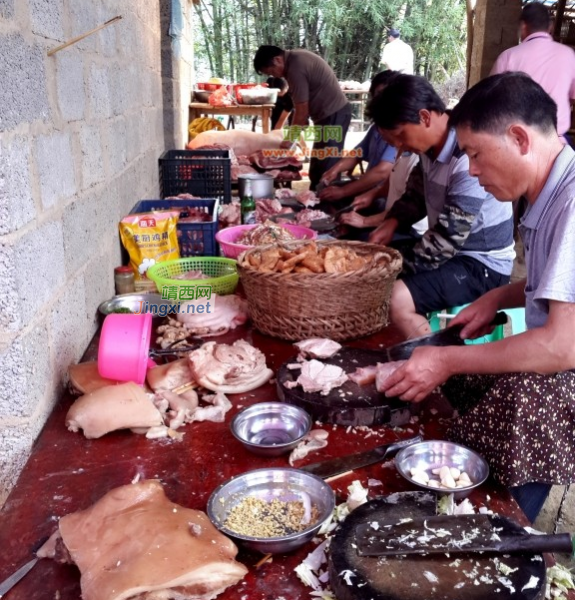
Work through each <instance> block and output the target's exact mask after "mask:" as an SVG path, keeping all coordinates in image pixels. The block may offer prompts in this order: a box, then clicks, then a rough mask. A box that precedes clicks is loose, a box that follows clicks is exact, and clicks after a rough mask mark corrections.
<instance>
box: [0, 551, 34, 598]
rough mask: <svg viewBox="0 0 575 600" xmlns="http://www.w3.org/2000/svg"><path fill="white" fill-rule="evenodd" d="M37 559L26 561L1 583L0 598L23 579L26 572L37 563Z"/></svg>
mask: <svg viewBox="0 0 575 600" xmlns="http://www.w3.org/2000/svg"><path fill="white" fill-rule="evenodd" d="M38 560H39V558H38V557H35V558H33V559H32V560H30V561H28V562H27V563H26V564H25V565H22V566H21V567H20V568H19V569H18V570H17V571H15V572H14V573H12V575H10V577H8V578H7V579H5V580H4V581H3V582H2V583H0V598H2V596H4V594H6V593H7V592H9V591H10V590H11V589H12V588H13V587H14V586H15V585H16V584H17V583H18V582H19V581H20V579H22V578H23V577H25V576H26V575H27V574H28V572H29V571H30V570H31V569H32V568H33V567H34V565H35V564H36V563H37V562H38Z"/></svg>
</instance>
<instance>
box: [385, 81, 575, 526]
mask: <svg viewBox="0 0 575 600" xmlns="http://www.w3.org/2000/svg"><path fill="white" fill-rule="evenodd" d="M450 123H451V125H452V126H453V127H455V130H456V132H457V139H458V142H459V145H460V147H461V149H462V150H463V151H464V152H465V153H466V154H467V156H468V157H469V172H470V174H471V175H473V176H475V177H477V178H478V180H479V183H480V184H481V185H482V186H483V187H484V188H485V189H486V190H488V191H489V192H491V193H492V194H493V195H494V196H495V197H496V198H497V199H498V200H500V201H501V202H502V203H511V202H512V201H513V200H516V199H517V198H520V197H522V198H524V199H525V200H526V201H527V203H528V208H527V210H526V212H525V214H524V216H523V217H522V219H521V222H520V227H519V231H520V233H521V236H522V238H523V243H524V247H525V259H526V266H527V278H526V279H525V280H524V281H520V282H517V283H513V284H511V285H506V286H503V287H500V288H497V289H494V290H491V291H490V292H488V293H486V294H485V295H484V296H482V297H481V298H479V299H478V300H476V301H475V302H474V303H473V304H472V305H471V306H469V307H468V308H466V309H464V310H463V311H462V312H460V313H459V314H458V315H457V317H456V318H455V319H454V320H453V321H452V324H453V325H462V326H463V330H462V337H465V338H467V337H469V338H473V337H479V336H481V335H483V334H485V333H486V332H488V331H489V330H490V326H489V323H490V322H491V320H492V319H493V317H494V315H495V313H496V312H497V311H498V310H501V309H505V308H513V307H519V306H525V311H526V324H527V331H525V332H524V333H520V334H518V335H513V336H510V337H507V338H505V339H503V340H501V341H497V342H492V343H490V344H483V345H471V346H464V347H460V346H458V347H445V348H433V349H432V348H418V349H417V350H416V351H415V352H414V353H413V355H412V357H411V359H410V360H409V361H407V362H406V363H405V364H404V365H403V366H402V367H400V368H399V369H398V370H397V371H395V373H393V374H392V375H391V377H390V378H389V380H388V381H387V382H386V386H385V387H386V394H387V395H389V396H399V397H401V398H403V399H404V400H409V401H414V402H419V401H420V400H423V398H425V397H426V396H427V395H428V394H429V393H430V392H431V391H432V390H433V389H434V388H435V387H436V386H437V385H440V384H442V383H444V382H446V381H447V380H449V381H447V383H446V384H445V385H444V386H443V391H444V393H445V394H446V395H447V397H448V398H449V400H450V401H451V403H452V404H453V405H454V406H456V407H457V408H458V410H459V416H458V417H457V418H456V419H454V420H453V421H452V425H451V429H450V432H449V436H450V438H451V439H453V440H455V441H458V442H460V443H463V444H465V445H466V446H469V447H471V448H473V449H475V450H476V451H478V452H479V453H480V454H482V455H483V456H484V457H485V458H486V459H487V461H488V462H489V464H490V467H491V472H492V474H493V475H494V476H495V478H496V479H497V480H498V481H499V482H500V483H502V484H503V485H506V486H508V487H509V488H510V491H511V494H512V495H513V497H514V498H515V499H516V500H517V502H518V503H519V505H520V506H521V508H522V509H523V511H524V512H525V514H526V515H527V517H528V518H529V519H530V520H531V521H533V520H534V519H535V518H536V516H537V513H538V512H539V510H540V509H541V507H542V505H543V503H544V501H545V498H546V497H547V494H548V493H549V490H550V488H551V486H552V485H553V484H555V485H568V484H570V483H572V482H573V481H575V434H574V432H575V371H574V370H575V343H574V340H575V235H574V232H575V152H574V151H573V150H572V149H571V148H570V147H569V146H563V144H562V142H561V140H560V139H559V138H558V137H557V106H556V104H555V102H554V101H553V100H552V99H551V97H550V96H549V95H548V94H547V93H546V92H545V91H544V90H543V88H542V87H541V86H540V85H539V84H538V83H536V82H535V81H533V80H532V79H531V78H530V77H529V76H528V75H526V74H525V73H517V72H508V73H503V74H501V75H494V76H492V77H488V78H486V79H484V80H482V81H480V82H479V83H478V84H477V85H475V86H474V87H473V88H471V89H470V90H468V91H467V92H466V93H465V95H464V96H463V98H462V99H461V101H460V103H459V104H458V105H457V106H456V107H455V109H454V111H453V113H452V115H451V118H450Z"/></svg>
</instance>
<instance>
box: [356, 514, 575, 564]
mask: <svg viewBox="0 0 575 600" xmlns="http://www.w3.org/2000/svg"><path fill="white" fill-rule="evenodd" d="M355 536H356V538H355V543H356V547H357V552H358V554H359V555H360V556H394V555H398V554H444V553H460V552H464V553H466V552H499V553H507V552H566V553H568V554H571V553H572V552H573V541H574V540H573V538H572V537H571V535H570V534H568V533H561V534H554V535H533V534H529V533H527V531H525V530H524V529H523V528H522V527H520V526H518V525H517V524H516V523H514V522H513V521H510V520H509V519H507V518H506V517H503V516H501V515H459V516H453V515H449V516H446V515H441V516H438V517H423V518H422V517H419V518H414V519H409V518H406V519H398V518H394V519H377V520H374V521H372V522H370V523H361V524H360V525H358V526H357V527H356V529H355Z"/></svg>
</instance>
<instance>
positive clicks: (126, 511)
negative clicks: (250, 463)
mask: <svg viewBox="0 0 575 600" xmlns="http://www.w3.org/2000/svg"><path fill="white" fill-rule="evenodd" d="M58 532H59V535H60V537H61V539H62V541H63V543H64V545H65V546H66V548H67V550H68V552H69V554H70V556H71V558H72V559H73V561H74V563H76V565H77V566H78V568H79V570H80V576H81V578H80V585H81V590H82V598H83V600H129V599H137V600H158V599H160V598H162V599H168V598H177V599H178V600H192V599H193V600H210V599H211V598H215V597H216V596H217V595H218V594H220V593H222V592H223V591H224V590H225V589H226V588H227V587H229V586H231V585H234V584H236V583H238V581H240V580H241V579H242V578H243V577H244V576H245V575H246V574H247V572H248V570H247V569H246V567H245V566H244V565H242V564H241V563H239V562H237V561H236V560H235V556H236V554H237V551H238V550H237V547H236V546H235V544H234V543H233V542H232V541H231V540H230V539H229V538H227V537H226V536H224V535H223V534H221V533H220V532H219V531H217V529H216V528H215V527H214V526H213V525H212V524H211V522H210V520H209V519H208V517H207V515H206V514H205V513H204V512H202V511H199V510H192V509H189V508H185V507H183V506H180V505H178V504H174V503H173V502H171V501H170V500H169V499H168V498H167V497H166V495H165V493H164V490H163V488H162V485H161V484H160V482H158V481H155V480H145V481H141V482H139V483H134V484H129V485H124V486H121V487H118V488H115V489H113V490H111V491H110V492H108V493H107V494H106V495H105V496H104V497H103V498H101V499H100V500H98V502H96V504H94V505H93V506H91V507H90V508H87V509H86V510H82V511H79V512H75V513H71V514H69V515H65V516H63V517H62V518H61V519H60V521H59V523H58ZM56 546H57V543H55V541H54V539H51V540H49V543H48V542H47V543H46V544H45V545H44V546H43V547H42V548H40V550H39V551H38V556H40V557H55V551H54V548H55V547H56Z"/></svg>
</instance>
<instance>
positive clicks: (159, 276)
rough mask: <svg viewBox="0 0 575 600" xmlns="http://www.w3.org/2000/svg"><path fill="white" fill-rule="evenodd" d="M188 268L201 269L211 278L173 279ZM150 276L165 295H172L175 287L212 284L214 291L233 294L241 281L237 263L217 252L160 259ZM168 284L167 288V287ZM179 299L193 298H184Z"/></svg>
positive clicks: (221, 293)
mask: <svg viewBox="0 0 575 600" xmlns="http://www.w3.org/2000/svg"><path fill="white" fill-rule="evenodd" d="M188 271H201V272H202V273H204V275H208V276H209V278H208V279H174V276H176V275H182V274H183V273H187V272H188ZM147 276H148V277H149V278H150V279H151V280H152V281H153V282H154V283H155V284H156V286H157V287H158V291H159V292H160V294H162V297H163V298H164V297H165V298H169V297H170V294H171V293H173V290H174V289H176V288H177V289H178V290H179V289H180V288H183V287H186V288H189V287H195V286H211V291H212V293H214V294H219V295H220V296H224V295H225V294H233V293H234V291H235V289H236V287H237V285H238V281H239V275H238V270H237V263H236V261H235V260H232V259H230V258H220V257H215V256H188V257H187V258H179V259H177V260H167V261H164V262H159V263H156V264H155V265H153V266H152V267H150V268H149V269H148V271H147ZM164 288H165V289H164ZM178 299H180V300H182V299H190V298H182V297H179V298H178Z"/></svg>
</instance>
